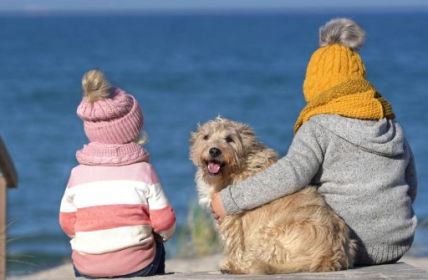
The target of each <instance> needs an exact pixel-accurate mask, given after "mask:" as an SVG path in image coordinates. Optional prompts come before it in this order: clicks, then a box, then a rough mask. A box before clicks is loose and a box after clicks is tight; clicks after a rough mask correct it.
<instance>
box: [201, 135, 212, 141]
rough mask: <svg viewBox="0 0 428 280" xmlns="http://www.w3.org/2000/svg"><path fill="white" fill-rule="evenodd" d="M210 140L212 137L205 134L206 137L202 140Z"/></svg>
mask: <svg viewBox="0 0 428 280" xmlns="http://www.w3.org/2000/svg"><path fill="white" fill-rule="evenodd" d="M208 138H210V136H209V135H208V134H205V135H204V137H203V138H202V139H204V140H208Z"/></svg>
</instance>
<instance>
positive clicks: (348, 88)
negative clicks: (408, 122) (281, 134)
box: [294, 79, 395, 133]
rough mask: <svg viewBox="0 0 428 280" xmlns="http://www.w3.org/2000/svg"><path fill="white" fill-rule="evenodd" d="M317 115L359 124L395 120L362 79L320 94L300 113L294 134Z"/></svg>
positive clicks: (391, 112) (386, 104)
mask: <svg viewBox="0 0 428 280" xmlns="http://www.w3.org/2000/svg"><path fill="white" fill-rule="evenodd" d="M320 114H335V115H340V116H343V117H348V118H354V119H362V120H379V119H382V118H388V119H393V118H394V117H395V116H394V113H393V111H392V107H391V105H390V104H389V103H388V101H386V99H384V98H383V97H382V96H381V95H380V94H379V93H378V92H377V91H376V89H375V88H374V87H373V86H372V85H371V84H370V83H369V82H368V81H367V80H365V79H358V80H348V81H346V82H344V83H342V84H339V85H337V86H334V87H333V88H331V89H329V90H327V91H324V92H322V93H320V94H319V95H318V97H317V98H316V99H314V100H311V101H310V102H309V103H308V104H307V105H306V106H305V108H303V110H302V111H301V112H300V115H299V117H298V119H297V121H296V124H295V125H294V133H296V132H297V130H299V128H300V126H302V124H303V123H304V122H306V121H307V120H309V119H310V118H311V117H313V116H315V115H320Z"/></svg>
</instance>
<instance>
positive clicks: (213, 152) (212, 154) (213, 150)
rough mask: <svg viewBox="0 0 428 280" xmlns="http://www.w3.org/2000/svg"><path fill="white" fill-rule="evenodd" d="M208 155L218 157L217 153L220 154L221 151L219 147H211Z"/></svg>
mask: <svg viewBox="0 0 428 280" xmlns="http://www.w3.org/2000/svg"><path fill="white" fill-rule="evenodd" d="M209 153H210V156H212V157H213V158H215V157H218V156H219V155H221V151H220V149H217V148H211V149H210V151H209Z"/></svg>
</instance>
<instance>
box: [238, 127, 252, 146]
mask: <svg viewBox="0 0 428 280" xmlns="http://www.w3.org/2000/svg"><path fill="white" fill-rule="evenodd" d="M238 133H239V135H240V137H241V141H242V144H243V146H244V147H247V148H248V147H252V146H253V144H254V143H255V142H256V135H255V133H254V130H253V129H252V128H251V127H250V126H248V125H246V124H241V125H240V126H239V128H238Z"/></svg>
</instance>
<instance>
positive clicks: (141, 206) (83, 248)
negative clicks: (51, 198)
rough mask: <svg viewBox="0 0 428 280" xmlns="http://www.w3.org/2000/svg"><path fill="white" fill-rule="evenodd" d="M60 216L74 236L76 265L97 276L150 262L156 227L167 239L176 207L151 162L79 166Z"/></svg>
mask: <svg viewBox="0 0 428 280" xmlns="http://www.w3.org/2000/svg"><path fill="white" fill-rule="evenodd" d="M59 218H60V225H61V227H62V229H63V230H64V232H65V233H66V234H67V235H68V236H70V237H71V242H70V243H71V247H72V249H73V262H74V265H75V266H76V268H77V269H78V270H79V271H80V272H81V273H84V274H86V275H88V276H96V277H100V276H106V277H107V276H118V275H125V274H129V273H132V272H135V271H138V270H140V269H142V268H144V267H145V266H147V265H148V264H150V262H151V261H152V260H153V257H154V250H155V246H154V239H153V235H152V231H155V232H156V233H158V234H160V235H161V236H162V237H163V238H164V240H167V239H169V238H171V236H172V234H173V232H174V228H175V214H174V211H173V209H172V207H171V205H170V204H169V203H168V200H167V198H166V196H165V194H164V192H163V189H162V186H161V184H160V182H159V179H158V176H157V175H156V172H155V170H154V169H153V167H152V166H151V165H150V164H149V163H147V162H139V163H135V164H131V165H125V166H87V165H79V166H77V167H75V168H74V169H73V170H72V172H71V176H70V179H69V183H68V186H67V188H66V190H65V193H64V196H63V198H62V201H61V208H60V217H59ZM107 256H108V257H107ZM124 260H129V262H126V263H125V262H124ZM106 273H107V274H106Z"/></svg>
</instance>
